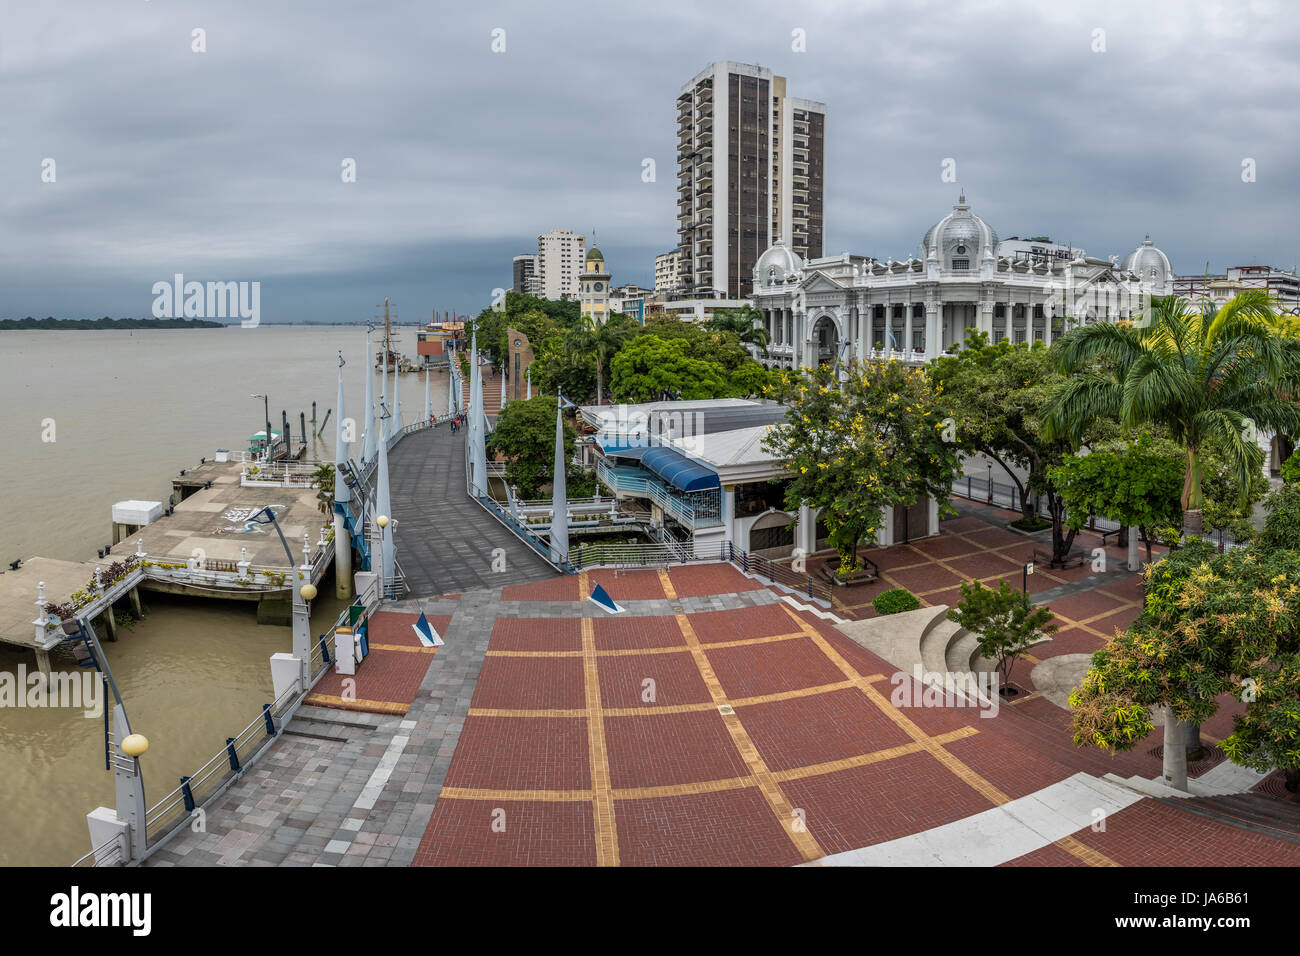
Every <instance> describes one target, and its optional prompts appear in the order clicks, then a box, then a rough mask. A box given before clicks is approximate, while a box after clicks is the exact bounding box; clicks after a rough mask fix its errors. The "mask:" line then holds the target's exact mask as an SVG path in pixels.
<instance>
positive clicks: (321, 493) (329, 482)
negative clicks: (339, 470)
mask: <svg viewBox="0 0 1300 956" xmlns="http://www.w3.org/2000/svg"><path fill="white" fill-rule="evenodd" d="M334 474H335V469H334V465H333V463H332V462H322V463H321V464H319V465H317V466H316V470H315V471H314V472H312V476H311V483H312V486H313V487H315V488H316V489H317V491H316V510H317V511H319V512H320V513H321V514H323V515H327V514H329V513H330V512H331V511H333V510H334Z"/></svg>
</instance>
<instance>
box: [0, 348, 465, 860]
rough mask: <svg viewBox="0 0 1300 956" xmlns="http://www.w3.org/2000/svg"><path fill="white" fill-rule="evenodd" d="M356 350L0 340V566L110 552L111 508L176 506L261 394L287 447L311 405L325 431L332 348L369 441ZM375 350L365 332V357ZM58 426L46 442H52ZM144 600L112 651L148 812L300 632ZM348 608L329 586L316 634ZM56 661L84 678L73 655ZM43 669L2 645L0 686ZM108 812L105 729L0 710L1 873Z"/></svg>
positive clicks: (248, 430) (243, 708)
mask: <svg viewBox="0 0 1300 956" xmlns="http://www.w3.org/2000/svg"><path fill="white" fill-rule="evenodd" d="M364 341H365V333H364V330H363V329H362V328H361V327H357V326H347V327H331V326H275V325H262V326H259V327H258V328H253V329H242V328H238V327H232V328H227V329H194V330H158V331H139V330H136V331H134V332H131V331H95V332H62V331H60V332H8V331H7V332H0V408H3V410H4V413H3V415H2V416H0V447H3V448H6V449H8V455H7V461H6V468H5V473H6V474H5V481H4V497H5V500H6V506H7V507H6V512H7V514H6V520H5V521H4V522H3V523H0V560H2V561H3V564H0V567H7V565H8V562H10V561H12V560H14V559H15V558H20V557H21V558H28V557H31V556H35V555H39V556H42V557H48V558H62V559H66V560H76V561H84V560H89V559H92V558H94V557H95V552H96V549H98V548H100V547H103V546H104V545H105V544H108V543H109V542H111V541H112V536H111V531H110V526H111V522H110V509H111V506H112V505H113V503H114V502H117V501H121V500H124V499H129V498H142V499H150V500H162V501H164V502H166V500H167V496H168V495H169V494H170V493H171V478H172V476H173V475H175V474H176V473H177V472H178V471H179V470H180V469H181V468H186V467H189V466H190V465H196V464H198V462H199V459H200V458H203V457H207V458H211V457H212V454H213V452H214V451H215V449H217V448H228V449H230V450H231V451H232V452H236V453H237V452H239V451H240V450H242V449H244V448H245V447H246V439H247V437H248V436H249V435H251V434H252V433H253V432H256V431H258V430H260V429H261V428H262V427H263V425H262V422H263V419H264V415H263V411H262V409H263V403H262V400H261V399H260V398H259V399H257V400H254V399H253V398H251V397H250V395H251V394H254V393H267V394H269V396H270V402H271V422H272V426H273V427H274V428H277V429H278V428H279V423H280V410H281V409H284V410H286V411H287V412H288V413H289V420H290V423H291V424H292V426H293V432H294V435H295V437H296V436H297V435H298V433H299V429H298V413H299V411H303V412H306V414H307V418H308V429H309V430H310V429H311V422H310V419H311V403H312V401H313V400H314V401H315V402H316V411H317V426H316V427H317V428H319V427H320V425H321V422H322V421H323V420H324V418H325V413H326V410H327V409H330V408H332V407H333V406H334V404H335V392H336V383H337V366H338V360H337V355H338V351H339V350H340V349H342V350H343V357H344V359H345V360H346V362H347V365H346V366H345V368H344V373H345V386H346V390H347V396H346V401H347V404H348V414H349V415H350V416H351V417H354V418H356V419H357V420H358V426H357V429H358V433H359V432H360V430H361V428H362V425H361V424H360V422H361V419H362V414H361V412H360V408H361V405H362V399H363V395H364V384H363V383H364V378H363V377H362V376H363V375H364V367H363V365H362V351H363V347H364ZM375 342H376V338H375V337H373V336H372V348H371V355H372V356H373V354H374V352H375V351H377V346H376V345H375ZM397 347H398V349H399V350H401V351H403V352H406V353H407V354H411V353H413V352H414V351H415V333H414V330H412V329H410V328H407V329H403V330H402V334H401V337H400V339H399V340H398V345H397ZM369 364H372V363H367V365H369ZM373 374H374V375H375V395H376V396H378V395H379V394H380V385H379V378H378V376H379V373H378V371H374V372H373ZM431 383H432V392H433V408H434V413H435V414H439V413H441V412H443V411H445V409H446V405H447V391H446V389H447V383H446V375H445V374H438V373H434V374H433V375H431ZM391 387H392V384H391V377H390V389H391ZM390 404H391V399H390ZM401 406H402V419H403V421H404V422H405V423H407V424H409V423H411V422H414V421H417V420H419V419H420V417H421V416H422V415H423V414H424V377H423V375H416V374H407V375H404V376H402V385H401ZM334 414H337V412H335V413H334ZM51 419H52V420H53V429H54V431H53V437H54V441H52V442H50V441H46V440H43V438H47V437H49V435H50V431H49V421H48V420H51ZM333 438H334V417H333V416H331V418H330V420H329V422H328V425H327V427H326V428H325V432H324V435H323V436H322V438H321V439H319V440H314V442H313V445H312V447H310V448H309V451H308V457H309V458H321V459H326V460H328V459H329V458H330V457H331V456H332V446H333ZM355 454H356V446H355V445H354V446H353V456H354V457H355ZM34 597H35V595H33V598H34ZM143 599H144V602H145V610H146V614H145V617H144V619H143V620H141V621H139V622H137V623H135V624H134V625H132V626H131V627H129V628H120V629H119V637H120V639H119V640H118V641H117V643H105V653H106V655H107V657H108V659H109V663H110V665H111V667H112V669H113V673H114V676H115V678H116V679H117V683H118V685H119V688H120V690H121V692H122V697H123V700H124V701H125V703H126V709H127V713H128V715H129V716H130V719H131V724H132V729H133V730H135V731H136V732H138V733H142V734H144V735H145V736H146V737H148V738H149V742H150V747H149V751H148V753H147V754H146V755H145V756H144V757H143V758H142V759H141V764H142V766H143V768H144V779H145V796H146V802H147V803H148V804H149V805H150V806H152V805H153V804H154V803H155V802H157V801H158V800H159V799H161V798H162V797H163V796H165V795H166V794H168V793H170V792H171V791H172V790H173V789H175V787H176V786H177V785H178V784H179V782H180V777H181V776H182V775H183V774H186V773H190V772H192V771H193V770H194V769H195V768H197V767H198V766H199V765H200V764H202V763H203V762H205V761H206V760H207V759H208V758H209V757H211V756H212V755H213V754H215V753H217V752H218V751H219V750H221V748H222V747H223V745H224V743H225V740H226V738H227V737H229V736H232V735H234V734H235V733H237V732H238V731H239V730H242V729H243V728H244V727H245V726H246V725H247V724H248V723H249V722H250V721H252V720H253V718H254V717H256V716H257V714H258V712H259V711H260V709H261V706H262V704H263V703H267V702H269V701H270V700H271V672H270V666H269V664H268V658H269V657H270V656H271V655H272V654H274V653H276V652H277V651H287V650H289V649H290V633H289V628H288V627H275V626H263V625H259V624H258V623H257V617H256V604H255V603H254V602H240V601H215V600H212V601H210V600H194V599H187V598H177V597H168V596H163V595H156V594H149V593H147V592H146V593H145V594H144V595H143ZM342 606H343V603H342V602H340V601H338V600H336V599H335V598H334V591H333V585H332V578H327V579H326V581H325V582H323V586H322V587H321V589H320V597H318V598H317V599H316V600H315V601H314V602H313V605H312V631H313V633H321V632H322V631H324V630H325V629H326V628H328V627H329V625H330V624H331V623H333V621H334V619H335V618H337V616H338V614H339V612H340V611H341V610H342ZM34 612H35V607H33V613H34ZM102 637H103V635H101V638H102ZM52 663H53V666H54V668H55V669H56V670H64V671H77V670H78V668H77V667H76V665H75V663H74V662H73V658H72V655H71V653H70V651H68V650H67V649H66V646H65V647H63V648H60V649H59V650H58V651H57V652H55V653H54V654H53V655H52ZM34 665H35V658H34V655H33V654H32V653H31V652H30V651H25V650H21V649H18V648H14V647H12V646H9V645H3V644H0V678H3V676H4V674H5V673H6V672H7V673H8V674H11V675H14V678H16V677H17V676H18V674H19V668H20V667H23V668H26V669H27V670H30V669H32V668H33V667H34ZM112 800H113V781H112V777H111V775H110V774H109V773H108V772H107V771H106V770H105V769H104V738H103V718H102V717H86V716H84V712H83V711H82V710H80V709H73V708H67V707H60V708H28V707H13V706H3V707H0V865H3V866H14V865H55V866H60V865H66V864H69V863H71V862H72V861H73V860H75V859H76V858H77V857H79V856H81V855H82V854H84V853H86V852H87V851H88V850H89V849H90V845H89V835H88V832H87V829H86V823H85V815H86V813H87V812H88V811H90V810H92V809H93V808H94V807H96V806H99V805H104V806H109V805H111V803H112Z"/></svg>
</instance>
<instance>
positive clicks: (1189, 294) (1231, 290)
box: [1174, 266, 1300, 313]
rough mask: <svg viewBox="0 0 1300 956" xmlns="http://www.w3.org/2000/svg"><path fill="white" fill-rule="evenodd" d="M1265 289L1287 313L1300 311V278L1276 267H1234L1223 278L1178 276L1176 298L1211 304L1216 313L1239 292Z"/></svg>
mask: <svg viewBox="0 0 1300 956" xmlns="http://www.w3.org/2000/svg"><path fill="white" fill-rule="evenodd" d="M1248 289H1263V290H1264V291H1265V292H1268V293H1269V294H1270V295H1272V296H1275V297H1276V299H1277V307H1278V308H1279V309H1281V310H1283V311H1285V312H1291V313H1296V312H1297V310H1300V278H1297V277H1296V274H1295V272H1294V271H1287V270H1285V269H1275V268H1273V267H1272V266H1232V267H1231V268H1229V269H1228V270H1227V271H1225V272H1224V273H1223V274H1222V275H1199V276H1176V277H1175V278H1174V294H1175V295H1181V296H1183V297H1185V298H1188V299H1191V300H1192V302H1193V303H1201V302H1209V303H1210V304H1212V305H1213V306H1214V307H1215V308H1216V309H1217V308H1219V307H1220V306H1222V305H1223V304H1224V303H1225V302H1227V301H1228V300H1229V299H1231V298H1232V297H1233V296H1234V295H1236V294H1237V293H1238V292H1245V291H1246V290H1248Z"/></svg>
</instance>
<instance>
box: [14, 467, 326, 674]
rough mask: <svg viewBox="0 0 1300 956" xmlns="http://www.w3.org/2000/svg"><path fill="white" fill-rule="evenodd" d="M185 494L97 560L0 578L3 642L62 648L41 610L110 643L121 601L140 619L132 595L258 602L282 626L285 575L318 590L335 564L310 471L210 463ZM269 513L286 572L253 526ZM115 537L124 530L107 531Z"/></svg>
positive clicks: (53, 562)
mask: <svg viewBox="0 0 1300 956" xmlns="http://www.w3.org/2000/svg"><path fill="white" fill-rule="evenodd" d="M177 479H178V480H181V481H186V480H187V479H188V480H190V481H192V482H193V483H192V484H190V485H189V486H188V487H189V491H190V494H189V495H188V496H187V497H185V498H184V499H183V500H181V501H179V502H178V503H177V504H176V505H175V506H174V508H172V509H171V513H170V514H166V515H164V516H163V517H160V518H158V519H157V520H156V521H153V522H151V523H149V524H147V525H145V526H144V527H142V528H139V529H138V530H134V531H133V533H132V534H131V535H130V536H129V537H127V538H125V539H123V540H121V541H120V542H117V543H116V544H115V545H112V546H110V550H109V552H108V553H106V554H104V555H103V556H102V557H98V558H94V559H90V560H86V561H66V560H59V559H54V558H45V557H39V556H38V557H31V558H27V559H25V560H23V561H22V562H21V564H20V565H19V567H18V568H17V569H9V570H6V571H4V572H3V573H0V641H3V642H4V643H7V644H11V645H14V646H18V647H24V648H30V649H32V650H35V651H37V657H38V663H40V664H41V666H42V670H46V669H47V668H48V661H47V658H46V657H45V655H46V653H47V652H48V651H49V650H51V649H52V648H53V647H55V646H57V645H58V644H59V643H60V642H61V641H63V640H66V639H67V635H65V634H64V633H63V631H62V629H61V628H60V626H59V625H60V622H59V619H58V617H57V616H55V615H47V614H46V613H45V610H44V608H45V606H46V605H47V604H53V605H56V606H58V605H62V606H66V607H68V608H69V609H70V610H73V611H75V612H76V614H77V616H79V617H83V618H85V619H88V620H93V619H95V618H100V617H102V620H103V622H104V628H103V630H104V631H105V632H106V634H107V636H108V638H109V639H110V640H112V639H115V638H116V624H115V622H114V619H113V614H112V609H113V606H114V605H115V604H117V603H118V602H119V601H123V600H127V601H130V602H131V605H132V609H133V610H134V611H135V612H136V613H137V615H138V613H139V611H140V603H139V601H140V599H139V592H140V591H141V590H145V591H161V592H166V593H170V594H182V595H189V596H193V597H207V598H221V599H225V600H236V601H257V602H259V603H263V602H265V606H264V608H259V611H260V612H262V613H260V614H259V617H261V618H262V619H264V620H267V621H268V622H271V623H282V624H288V623H289V602H288V597H289V594H290V589H291V577H292V572H293V571H294V570H295V569H305V568H307V567H310V579H311V583H312V584H316V583H318V582H319V581H320V579H321V578H322V577H323V576H324V574H325V572H326V571H327V570H328V568H329V565H330V561H331V560H332V559H333V556H334V540H333V529H332V528H330V527H329V525H328V521H329V518H328V516H326V515H322V514H321V513H320V511H319V510H318V507H317V499H316V494H317V489H316V488H315V486H314V485H313V484H312V469H311V465H310V463H303V462H283V461H282V462H271V463H267V462H260V463H259V462H238V461H229V462H214V461H208V462H206V463H204V464H201V465H199V466H197V467H196V468H195V469H186V470H185V474H184V475H178V476H177ZM267 508H270V509H271V510H272V511H273V513H274V514H275V519H276V522H277V523H278V525H279V527H280V530H281V531H282V532H283V534H284V537H285V541H286V542H287V543H288V546H289V548H290V550H291V552H292V554H293V558H294V563H293V564H290V562H289V559H288V556H287V555H286V554H285V545H284V544H283V543H281V540H280V536H279V535H278V534H276V532H275V528H274V527H273V526H272V525H271V524H269V523H264V524H259V523H257V522H255V521H253V520H251V519H252V517H253V516H254V515H256V514H257V513H259V512H264V509H267ZM114 529H115V533H114V537H120V536H121V531H122V529H121V527H120V526H118V525H114Z"/></svg>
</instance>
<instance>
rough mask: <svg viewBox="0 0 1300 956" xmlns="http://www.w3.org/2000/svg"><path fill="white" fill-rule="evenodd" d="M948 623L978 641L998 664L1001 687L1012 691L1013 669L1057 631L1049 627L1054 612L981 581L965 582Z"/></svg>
mask: <svg viewBox="0 0 1300 956" xmlns="http://www.w3.org/2000/svg"><path fill="white" fill-rule="evenodd" d="M948 620H950V621H955V622H956V623H958V624H960V625H961V626H962V627H964V628H966V630H968V631H971V632H973V633H974V634H975V635H976V636H977V637H978V638H979V646H980V653H981V654H983V655H984V656H985V657H986V658H988V659H989V660H991V661H997V665H998V672H999V673H1000V674H1001V675H1002V687H1003V690H1004V691H1005V690H1006V689H1008V688H1009V687H1010V683H1011V668H1012V667H1014V666H1015V663H1016V660H1017V659H1018V658H1019V657H1020V656H1021V655H1023V654H1024V653H1025V651H1027V650H1028V649H1029V648H1030V646H1031V645H1033V644H1034V643H1036V642H1037V641H1039V640H1041V639H1042V638H1043V637H1044V636H1045V635H1047V634H1050V633H1052V632H1053V631H1055V630H1056V625H1055V624H1052V623H1050V622H1051V620H1052V612H1051V611H1050V610H1048V609H1047V608H1045V607H1040V606H1038V605H1036V604H1033V603H1032V602H1031V601H1030V600H1029V596H1028V595H1027V594H1025V593H1024V592H1023V591H1021V590H1019V589H1018V588H1014V587H1012V586H1011V585H1010V584H1008V583H1007V580H1006V578H1003V579H1002V580H1000V581H999V582H998V587H997V590H996V591H995V590H994V589H993V588H986V587H984V585H982V584H980V583H979V582H978V581H970V582H969V583H967V582H965V581H963V582H962V585H961V600H960V601H958V602H957V606H956V607H954V608H950V609H949V610H948Z"/></svg>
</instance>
